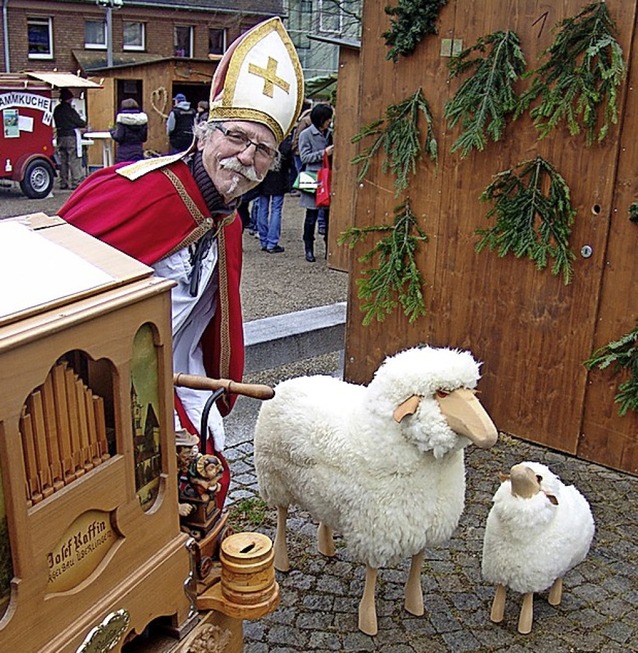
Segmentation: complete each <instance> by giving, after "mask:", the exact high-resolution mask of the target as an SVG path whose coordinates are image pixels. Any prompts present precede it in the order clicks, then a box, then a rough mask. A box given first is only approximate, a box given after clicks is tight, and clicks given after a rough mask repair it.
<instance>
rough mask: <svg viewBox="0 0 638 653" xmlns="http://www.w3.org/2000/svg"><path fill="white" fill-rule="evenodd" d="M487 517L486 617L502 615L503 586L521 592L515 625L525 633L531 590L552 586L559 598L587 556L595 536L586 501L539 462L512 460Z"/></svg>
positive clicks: (555, 602)
mask: <svg viewBox="0 0 638 653" xmlns="http://www.w3.org/2000/svg"><path fill="white" fill-rule="evenodd" d="M501 480H502V481H503V482H502V483H501V486H500V487H499V489H498V490H497V491H496V494H495V495H494V498H493V502H494V505H493V506H492V509H491V510H490V513H489V515H488V517H487V523H486V526H485V537H484V540H483V561H482V572H483V577H484V578H485V580H487V581H489V582H492V583H496V594H495V596H494V601H493V603H492V612H491V614H490V618H491V620H492V621H494V622H495V623H499V622H501V621H502V620H503V614H504V610H505V593H506V589H505V588H506V587H511V588H512V589H513V590H515V591H516V592H521V593H522V594H524V597H523V604H522V607H521V611H520V615H519V621H518V631H519V632H520V633H523V634H526V633H529V632H530V631H531V629H532V622H533V619H534V610H533V605H534V592H542V591H543V590H546V589H547V588H549V587H551V589H550V592H549V597H548V601H549V603H550V604H551V605H558V604H559V603H560V601H561V596H562V589H563V583H562V579H563V576H564V575H565V574H566V573H567V572H568V571H569V570H570V569H571V568H572V567H574V566H575V565H577V564H578V563H579V562H581V561H582V560H584V559H585V556H586V555H587V552H588V551H589V546H590V544H591V541H592V538H593V536H594V519H593V517H592V514H591V509H590V507H589V503H587V500H586V499H585V497H584V496H583V495H582V494H581V493H580V492H579V491H578V490H577V489H576V488H575V487H574V486H573V485H569V486H566V485H564V484H563V483H562V481H561V480H560V479H559V478H558V476H556V475H555V474H554V473H552V472H551V471H550V470H549V468H548V467H546V466H545V465H542V464H541V463H535V462H523V463H519V464H518V465H514V466H513V467H512V469H511V470H510V474H509V476H505V475H503V476H502V478H501Z"/></svg>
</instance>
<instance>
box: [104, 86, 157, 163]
mask: <svg viewBox="0 0 638 653" xmlns="http://www.w3.org/2000/svg"><path fill="white" fill-rule="evenodd" d="M110 132H111V138H112V139H113V140H114V141H115V142H116V143H117V150H116V152H115V163H122V162H123V161H139V160H140V159H143V158H144V146H143V144H144V143H145V142H146V139H147V138H148V116H147V115H146V114H145V113H144V112H143V111H141V110H140V107H139V105H138V104H137V102H136V101H135V100H134V99H133V98H126V99H125V100H122V103H121V104H120V112H119V113H118V114H117V116H116V117H115V127H114V128H113V129H111V130H110Z"/></svg>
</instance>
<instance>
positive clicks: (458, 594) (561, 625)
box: [226, 358, 638, 653]
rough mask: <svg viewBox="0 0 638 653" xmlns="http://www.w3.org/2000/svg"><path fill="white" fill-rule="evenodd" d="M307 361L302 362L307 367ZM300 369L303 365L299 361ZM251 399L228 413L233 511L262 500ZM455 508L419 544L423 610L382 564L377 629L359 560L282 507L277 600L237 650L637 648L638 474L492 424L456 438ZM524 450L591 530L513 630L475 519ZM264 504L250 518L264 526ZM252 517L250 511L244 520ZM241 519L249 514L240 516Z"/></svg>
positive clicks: (609, 651) (512, 652) (275, 376)
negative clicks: (558, 596) (431, 545)
mask: <svg viewBox="0 0 638 653" xmlns="http://www.w3.org/2000/svg"><path fill="white" fill-rule="evenodd" d="M336 363H337V359H336V358H334V359H332V360H330V359H329V358H324V359H322V360H321V361H313V362H312V363H306V364H305V367H306V369H307V370H308V371H309V372H310V373H324V372H325V373H330V372H331V369H330V368H331V365H332V366H334V365H335V364H336ZM303 367H304V365H301V366H299V369H290V370H287V371H286V372H285V373H283V374H282V372H281V370H274V371H272V373H271V374H270V377H269V375H268V374H264V373H262V374H261V375H260V376H259V377H258V378H256V380H259V381H260V382H271V383H274V382H276V381H278V380H280V379H281V378H283V376H286V375H287V374H288V373H290V374H291V375H295V374H303V373H308V372H304V370H303V369H302V368H303ZM309 368H310V369H309ZM310 370H311V371H310ZM257 410H258V405H257V402H255V401H252V400H249V399H244V398H240V402H239V404H238V406H237V407H236V409H235V411H234V413H233V415H232V417H231V418H230V419H229V421H228V436H227V437H228V440H229V446H228V449H227V452H226V454H227V456H228V458H229V459H230V460H231V467H232V469H233V472H234V477H233V485H232V486H231V494H230V497H231V501H233V502H234V505H235V510H236V511H237V512H238V513H240V514H241V513H242V512H244V513H245V512H246V511H249V510H253V511H256V510H257V509H258V508H260V507H261V501H260V500H257V499H254V497H257V496H258V488H257V485H256V478H255V474H254V468H253V460H252V429H253V426H254V422H255V419H256V415H257ZM466 452H467V457H466V467H467V485H468V487H467V494H466V508H465V512H464V513H463V516H462V517H461V521H460V524H459V527H458V529H457V531H456V533H455V535H454V537H453V538H452V539H451V541H450V543H449V545H448V546H446V547H441V548H438V549H435V550H431V551H428V554H427V557H426V561H425V564H424V567H423V574H422V586H423V591H424V598H425V609H426V614H425V615H424V616H423V617H414V616H412V615H410V614H408V613H407V612H405V611H404V609H403V583H404V582H405V579H406V578H407V569H408V564H407V561H406V562H405V563H404V564H401V565H399V566H396V567H392V568H387V569H383V570H382V571H381V572H380V574H379V582H378V584H377V612H378V615H379V633H378V635H377V636H376V637H369V636H367V635H364V634H363V633H361V632H359V631H358V629H357V606H358V601H359V599H360V597H361V593H362V589H363V571H364V569H363V566H362V565H361V564H359V563H357V562H356V561H353V559H352V558H351V557H350V556H349V555H348V550H347V548H346V543H345V542H343V541H342V540H340V539H337V556H336V557H335V558H333V559H327V558H324V557H323V556H322V555H321V554H319V553H318V552H317V550H316V539H315V533H316V525H315V524H314V523H313V522H312V520H311V519H310V517H309V516H308V515H307V514H304V513H301V512H293V513H291V516H290V518H289V523H288V537H289V549H290V562H291V568H292V571H291V572H289V573H288V574H281V573H279V572H277V579H278V582H279V583H280V587H281V606H280V607H279V609H278V610H277V611H275V612H274V613H273V614H271V615H268V616H267V617H265V618H263V619H261V620H258V621H254V622H245V624H244V633H245V649H244V650H245V653H267V652H268V653H291V652H293V651H295V652H297V651H383V653H425V652H428V653H444V652H449V653H460V652H462V651H481V652H485V653H488V652H490V653H494V652H498V653H505V652H507V653H524V652H529V653H567V652H573V651H576V652H585V651H587V652H592V653H624V652H627V651H638V578H637V576H636V574H637V563H638V516H637V514H636V492H637V491H638V479H636V478H634V477H631V476H628V475H625V474H621V473H617V472H614V471H611V470H609V469H606V468H603V467H600V466H598V465H592V464H590V463H586V462H584V461H580V460H576V459H573V458H571V457H568V456H565V455H562V454H559V453H556V452H552V451H548V450H546V449H542V448H541V447H538V446H535V445H531V444H528V443H525V442H523V441H520V440H517V439H514V438H512V437H509V436H507V435H501V437H500V439H499V442H498V443H497V445H496V446H495V447H494V448H493V449H491V450H489V451H480V450H478V449H473V448H468V449H467V450H466ZM523 460H536V461H539V462H543V463H544V464H546V465H548V466H549V467H550V468H551V469H552V470H553V471H554V472H555V473H557V474H558V475H559V476H560V477H561V478H562V479H563V481H564V482H566V483H568V484H572V483H573V484H574V485H576V486H577V487H578V488H579V489H580V490H581V492H582V493H583V494H584V495H585V496H586V497H587V499H588V500H589V502H590V503H591V506H592V510H593V513H594V517H595V520H596V526H597V531H596V535H595V538H594V542H593V544H592V548H591V550H590V553H589V556H588V558H587V559H586V560H585V561H584V562H583V563H581V564H580V565H579V566H578V567H576V568H575V569H573V570H572V571H571V572H569V573H568V574H567V575H566V577H565V580H564V591H563V600H562V603H561V605H560V606H559V607H556V608H555V607H552V606H550V605H549V604H548V603H547V601H546V598H547V596H546V594H543V595H538V596H537V597H536V598H535V603H534V612H535V621H534V627H533V630H532V632H531V634H529V635H520V634H518V632H517V630H516V626H517V621H518V614H519V609H520V598H521V597H520V595H517V594H516V593H514V592H509V593H508V602H507V604H506V612H505V619H504V621H503V622H502V623H501V624H499V625H496V624H492V623H491V622H490V620H489V611H490V606H491V601H492V598H493V588H492V587H491V586H489V585H487V584H486V583H484V582H483V581H482V580H481V573H480V565H481V551H482V542H483V529H484V524H485V520H486V517H487V513H488V511H489V509H490V505H491V503H490V500H491V497H492V495H493V493H494V492H495V491H496V489H497V487H498V483H499V482H498V478H497V472H498V471H507V470H508V469H509V468H510V466H511V465H512V464H514V463H516V462H520V461H523ZM274 520H275V514H274V511H270V510H269V511H267V513H266V518H265V521H264V522H263V524H261V525H260V526H257V527H253V528H252V530H257V531H260V532H263V533H266V534H267V535H269V536H270V537H274ZM253 521H254V520H253ZM246 523H250V522H246Z"/></svg>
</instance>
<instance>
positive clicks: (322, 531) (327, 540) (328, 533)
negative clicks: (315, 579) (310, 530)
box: [317, 522, 337, 558]
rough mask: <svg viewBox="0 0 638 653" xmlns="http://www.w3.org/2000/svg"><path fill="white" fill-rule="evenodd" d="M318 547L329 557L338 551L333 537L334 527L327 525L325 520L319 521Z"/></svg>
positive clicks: (320, 551)
mask: <svg viewBox="0 0 638 653" xmlns="http://www.w3.org/2000/svg"><path fill="white" fill-rule="evenodd" d="M317 548H318V549H319V553H322V554H323V555H325V556H328V557H329V558H332V556H334V555H335V553H336V552H337V550H336V549H335V543H334V539H333V537H332V528H330V526H326V524H324V523H323V522H319V528H318V529H317Z"/></svg>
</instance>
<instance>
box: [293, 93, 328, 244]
mask: <svg viewBox="0 0 638 653" xmlns="http://www.w3.org/2000/svg"><path fill="white" fill-rule="evenodd" d="M311 110H312V103H311V102H310V100H304V103H303V109H302V114H301V115H300V116H299V120H298V121H297V124H296V125H295V129H294V131H293V135H292V152H293V156H294V159H295V168H296V172H295V176H294V178H293V183H294V180H295V179H296V177H297V175H298V174H299V173H300V172H301V171H302V170H303V167H304V166H303V163H302V162H301V157H300V156H299V136H300V134H301V132H302V131H303V130H304V129H307V128H308V127H310V125H311V124H312V123H311V121H310V111H311ZM317 233H318V234H319V235H320V236H325V235H326V215H325V212H324V210H323V209H319V213H318V214H317Z"/></svg>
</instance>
